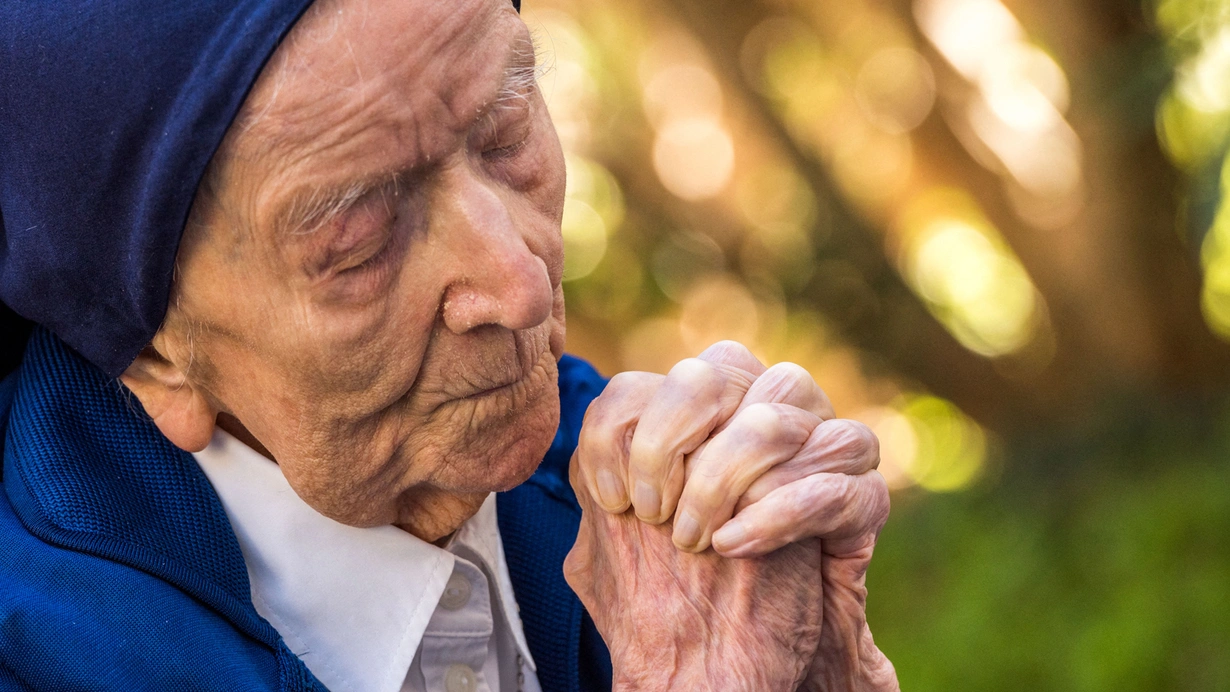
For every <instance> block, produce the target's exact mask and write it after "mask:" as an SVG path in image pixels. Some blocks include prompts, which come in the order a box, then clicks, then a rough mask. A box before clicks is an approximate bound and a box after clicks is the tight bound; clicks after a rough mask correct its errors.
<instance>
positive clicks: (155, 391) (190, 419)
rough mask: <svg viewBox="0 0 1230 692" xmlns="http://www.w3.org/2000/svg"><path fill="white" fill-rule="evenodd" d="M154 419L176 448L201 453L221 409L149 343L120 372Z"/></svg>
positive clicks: (211, 433) (210, 435)
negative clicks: (216, 407)
mask: <svg viewBox="0 0 1230 692" xmlns="http://www.w3.org/2000/svg"><path fill="white" fill-rule="evenodd" d="M120 381H121V382H123V383H124V386H125V387H128V389H130V390H132V393H133V394H136V395H137V399H139V400H140V401H141V405H142V406H144V407H145V412H146V413H148V414H149V416H150V418H152V419H153V420H154V425H157V426H158V429H159V430H161V431H162V434H163V435H166V437H167V439H168V440H170V441H171V442H172V443H173V444H174V445H175V446H176V447H179V448H180V449H182V450H184V451H186V452H199V451H201V450H203V449H205V448H206V447H208V446H209V440H210V439H211V438H212V437H213V434H214V423H215V422H216V421H217V419H218V411H217V409H215V408H214V406H213V404H212V403H210V399H209V397H207V396H206V395H205V393H204V392H202V391H200V390H199V389H197V388H196V387H194V386H193V385H192V383H191V382H190V381H189V379H188V377H187V375H186V373H184V371H183V370H181V369H180V368H179V366H177V365H175V364H174V363H172V362H171V361H169V360H167V359H166V358H164V357H163V356H162V354H160V353H158V351H156V350H155V349H154V348H153V347H152V346H147V347H146V348H145V349H144V350H143V351H141V355H139V356H137V359H136V360H135V361H133V363H132V365H129V366H128V369H127V370H125V371H124V374H122V375H120Z"/></svg>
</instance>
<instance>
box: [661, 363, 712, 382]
mask: <svg viewBox="0 0 1230 692" xmlns="http://www.w3.org/2000/svg"><path fill="white" fill-rule="evenodd" d="M716 376H717V372H716V370H715V368H714V367H713V364H712V363H709V362H707V361H704V360H701V359H700V358H684V359H683V360H681V361H679V362H678V363H675V365H674V367H672V368H671V369H670V373H669V374H668V375H667V377H670V378H672V379H675V380H678V381H680V382H684V383H692V382H707V381H709V380H712V379H714V378H715V377H716Z"/></svg>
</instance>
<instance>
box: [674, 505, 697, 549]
mask: <svg viewBox="0 0 1230 692" xmlns="http://www.w3.org/2000/svg"><path fill="white" fill-rule="evenodd" d="M700 533H701V531H700V522H699V521H696V517H694V516H692V513H691V512H681V513H680V514H679V516H678V517H676V518H675V535H674V540H675V545H676V546H678V547H680V548H682V549H684V550H691V549H692V548H695V547H696V544H697V543H698V542H700Z"/></svg>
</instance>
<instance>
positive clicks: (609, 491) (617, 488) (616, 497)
mask: <svg viewBox="0 0 1230 692" xmlns="http://www.w3.org/2000/svg"><path fill="white" fill-rule="evenodd" d="M598 501H599V502H601V503H602V507H603V509H606V510H607V511H608V512H615V511H618V510H619V509H620V508H621V507H623V506H624V505H626V504H627V503H628V499H627V498H626V497H625V496H624V484H623V481H621V480H619V479H618V478H616V477H615V474H613V473H611V472H610V471H607V470H606V469H603V470H601V471H599V472H598Z"/></svg>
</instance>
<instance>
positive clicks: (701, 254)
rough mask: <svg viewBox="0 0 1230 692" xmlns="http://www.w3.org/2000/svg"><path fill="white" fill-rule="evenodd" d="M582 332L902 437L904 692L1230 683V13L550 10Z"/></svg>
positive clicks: (993, 2) (888, 647)
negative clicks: (783, 390)
mask: <svg viewBox="0 0 1230 692" xmlns="http://www.w3.org/2000/svg"><path fill="white" fill-rule="evenodd" d="M524 16H525V17H526V20H527V22H528V23H529V24H530V26H531V27H532V28H533V29H534V31H535V33H536V37H537V41H538V44H539V48H540V53H541V56H542V57H541V62H542V64H543V67H544V71H543V75H542V77H541V84H542V87H543V91H544V93H545V95H546V98H547V101H548V104H549V107H550V110H551V114H552V117H553V118H554V120H555V123H556V126H557V128H558V130H559V133H560V137H561V139H562V141H563V145H564V148H565V151H566V152H567V159H568V168H569V186H568V192H567V203H566V207H565V211H564V221H563V232H564V240H565V244H566V249H567V266H566V270H565V282H566V283H565V290H566V292H567V297H568V311H569V350H570V351H572V352H574V353H577V354H580V355H582V356H585V357H587V358H589V359H591V360H592V361H593V362H594V363H595V364H597V365H598V366H599V368H600V369H602V370H603V371H605V372H606V373H608V374H610V373H614V372H617V371H619V370H624V369H643V370H654V371H659V372H661V371H665V370H666V369H668V368H669V367H670V365H671V364H673V363H674V362H676V361H677V360H679V359H681V358H684V357H687V356H691V355H695V354H696V353H698V352H699V351H700V350H701V349H703V348H704V347H705V346H707V345H708V344H710V343H712V342H713V341H716V340H718V339H724V338H731V339H737V340H739V341H742V342H743V343H745V344H748V345H749V346H750V347H751V348H752V349H753V350H754V351H755V352H756V353H757V355H759V356H760V357H761V358H762V359H763V360H764V361H766V362H770V361H773V362H776V361H783V360H788V361H793V362H796V363H799V364H801V365H803V366H805V367H806V368H807V369H808V370H810V371H811V373H812V374H813V375H814V376H815V377H816V378H817V379H818V381H819V382H820V383H821V384H822V385H823V386H824V387H825V389H826V390H827V391H828V393H829V395H830V396H831V398H832V400H833V402H834V404H835V406H836V408H837V410H838V412H839V414H840V415H842V416H844V417H851V418H855V419H858V420H861V421H863V422H865V423H867V424H868V425H870V426H871V427H872V428H873V429H874V430H875V431H876V432H877V433H878V434H879V436H880V439H881V442H882V450H883V461H882V465H881V470H882V471H883V473H884V475H885V476H886V478H887V479H888V481H889V483H890V484H891V486H892V487H893V488H894V491H895V494H894V515H893V518H892V520H891V521H890V524H889V526H888V527H887V529H886V530H885V532H884V534H883V536H882V540H881V545H880V548H879V550H878V552H877V556H878V557H877V560H876V562H875V564H874V565H873V567H872V572H871V574H870V576H869V586H870V589H871V602H870V609H869V613H870V619H871V624H872V628H873V631H874V632H875V633H876V636H877V640H878V642H879V644H880V645H881V647H882V648H883V649H884V650H885V651H886V652H887V653H888V655H889V656H890V657H891V658H892V659H893V660H894V661H895V662H896V664H897V666H898V669H899V672H900V677H901V682H902V686H903V688H904V689H907V690H915V691H917V690H990V689H995V690H1031V691H1033V690H1116V691H1125V690H1228V689H1230V406H1227V404H1228V403H1230V398H1228V396H1227V394H1228V393H1230V388H1228V387H1227V384H1228V383H1230V347H1228V345H1227V343H1226V342H1227V341H1230V207H1225V205H1223V197H1224V195H1223V191H1224V190H1226V189H1230V165H1228V164H1227V163H1226V160H1227V158H1226V152H1227V150H1228V148H1230V0H1155V1H1151V0H1144V2H1143V3H1142V2H1141V1H1140V0H1016V1H1015V2H1001V1H1000V0H914V1H913V2H909V1H908V0H880V1H875V0H831V1H830V0H760V1H759V2H756V1H751V0H742V1H740V2H736V1H735V0H666V1H657V2H651V1H649V0H621V1H620V2H594V1H593V0H531V1H527V2H526V7H525V12H524Z"/></svg>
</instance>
